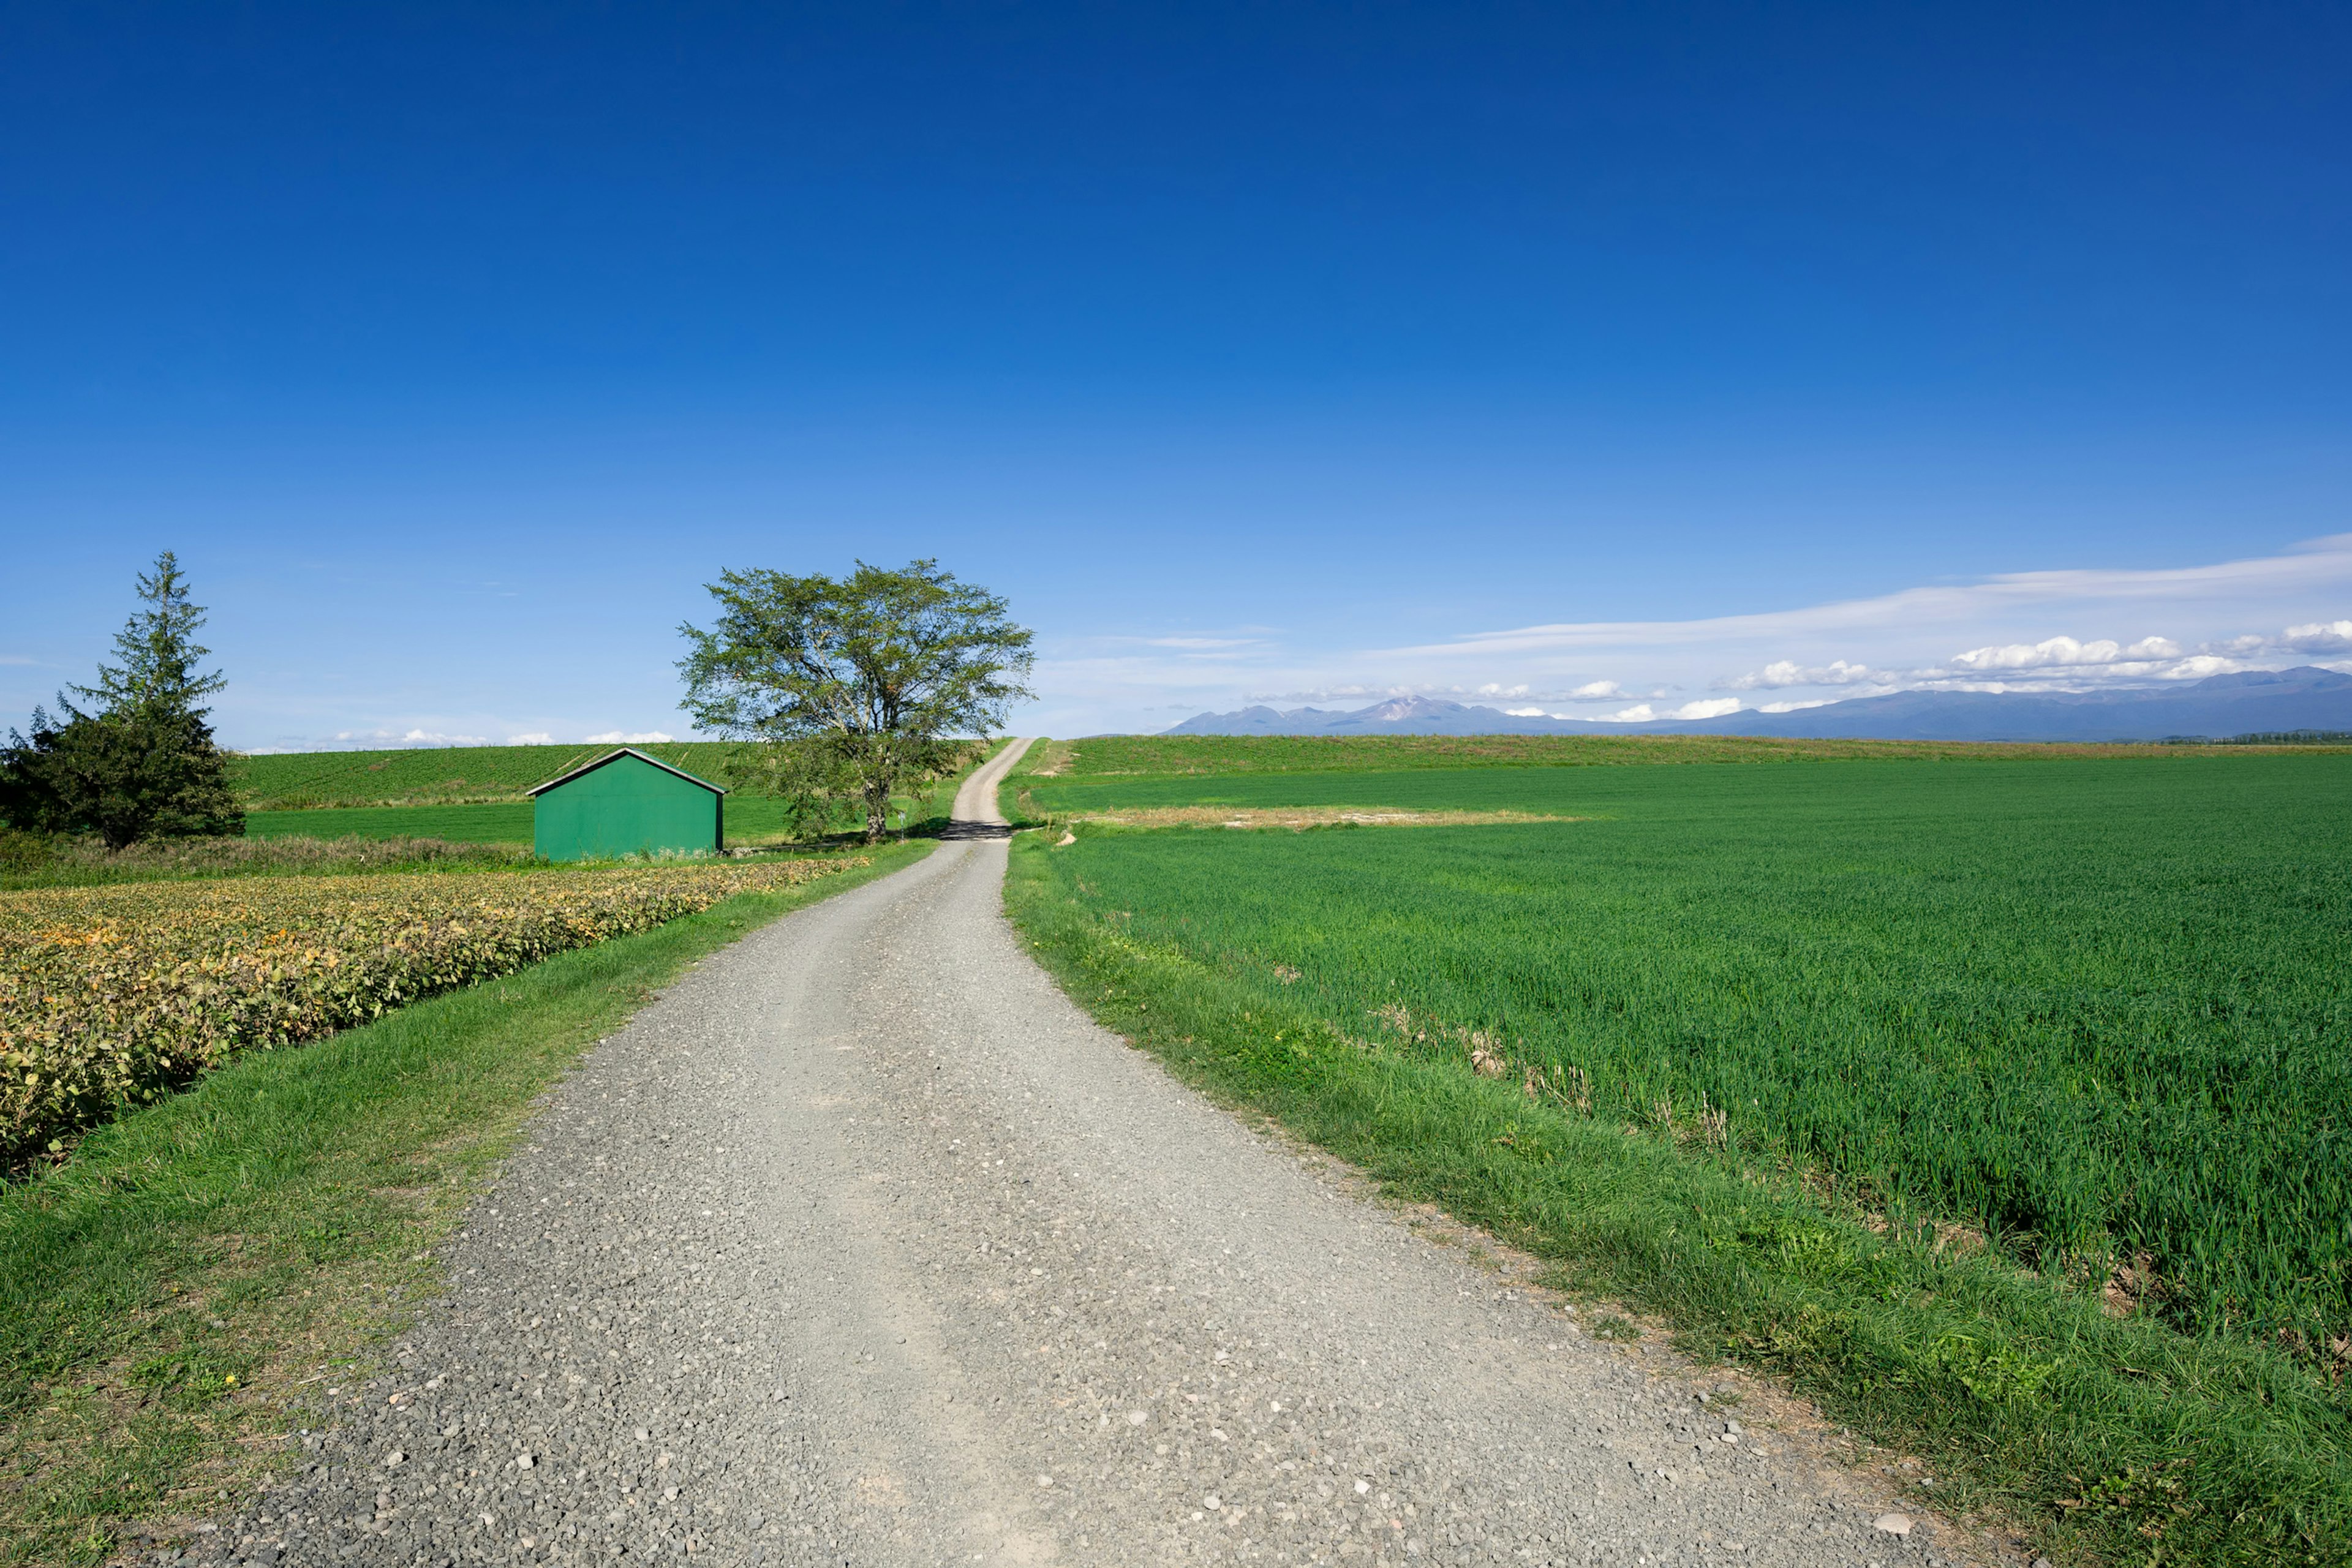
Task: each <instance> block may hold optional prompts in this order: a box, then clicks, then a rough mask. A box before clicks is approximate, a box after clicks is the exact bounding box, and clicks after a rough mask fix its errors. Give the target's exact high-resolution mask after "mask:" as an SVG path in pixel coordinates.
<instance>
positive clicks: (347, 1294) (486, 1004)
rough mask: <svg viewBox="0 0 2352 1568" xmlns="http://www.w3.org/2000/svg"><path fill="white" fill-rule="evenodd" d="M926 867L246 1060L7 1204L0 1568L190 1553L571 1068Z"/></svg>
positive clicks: (727, 906) (379, 1321)
mask: <svg viewBox="0 0 2352 1568" xmlns="http://www.w3.org/2000/svg"><path fill="white" fill-rule="evenodd" d="M929 848H930V846H929V845H928V844H908V845H889V846H885V847H882V848H881V849H879V850H877V851H876V852H874V855H873V857H872V863H871V864H870V865H869V866H867V867H866V868H862V869H857V870H852V871H848V872H845V873H844V874H842V875H840V876H838V877H835V878H831V879H825V880H823V881H818V882H812V883H807V884H804V885H803V886H800V887H796V888H792V889H784V890H780V891H772V892H762V893H748V894H742V895H739V896H737V897H735V898H733V899H730V900H727V901H725V902H723V903H720V904H719V905H716V906H714V907H713V908H711V909H709V910H705V911H703V912H702V913H699V914H695V915H688V916H686V917H684V918H682V919H679V920H675V921H670V922H668V923H667V924H666V925H663V926H661V927H659V928H657V929H656V930H653V931H646V932H644V933H642V934H639V935H635V936H625V937H621V938H617V939H615V940H613V941H609V942H603V943H600V944H598V945H596V946H594V947H591V948H584V949H582V950H579V951H575V952H567V953H563V954H560V955H558V956H556V957H554V958H551V959H549V960H547V961H546V962H545V963H538V964H534V965H532V966H531V967H530V968H528V969H525V970H523V971H521V972H520V973H515V974H512V975H509V976H507V977H506V978H504V979H500V980H494V981H490V982H488V983H486V984H481V985H478V986H475V987H472V988H470V989H468V990H466V991H461V992H458V993H456V994H451V995H446V996H443V997H439V998H437V999H436V1000H432V1001H428V1002H423V1003H419V1004H417V1005H414V1006H410V1007H405V1008H403V1009H401V1010H400V1011H398V1012H395V1013H393V1014H391V1015H389V1016H386V1017H384V1018H383V1019H382V1020H380V1021H378V1022H376V1023H373V1024H371V1025H368V1026H364V1027H361V1028H356V1029H352V1030H349V1031H347V1032H345V1033H343V1034H341V1035H337V1036H335V1037H332V1038H331V1039H328V1040H325V1041H321V1042H320V1043H318V1044H315V1045H310V1046H306V1047H302V1048H300V1049H298V1050H285V1051H270V1052H261V1053H256V1054H254V1055H251V1056H247V1057H245V1058H241V1059H238V1060H236V1061H235V1062H232V1063H230V1064H229V1065H227V1066H226V1067H224V1068H221V1069H220V1070H219V1071H217V1072H215V1073H213V1074H211V1075H209V1076H208V1077H206V1078H205V1079H203V1080H202V1081H200V1082H199V1083H198V1084H197V1085H196V1086H195V1087H194V1088H193V1089H190V1090H189V1091H188V1092H187V1093H185V1094H182V1095H176V1096H173V1097H172V1098H171V1099H168V1100H163V1101H162V1102H160V1103H158V1104H156V1105H153V1106H151V1107H148V1108H146V1109H144V1110H139V1111H136V1112H134V1113H132V1114H131V1115H129V1116H127V1117H125V1118H123V1119H122V1120H121V1121H118V1122H116V1123H114V1124H113V1125H111V1126H109V1127H105V1128H101V1129H100V1130H99V1131H97V1132H95V1133H94V1134H92V1136H91V1137H90V1138H89V1140H88V1141H87V1142H84V1143H83V1144H82V1145H81V1147H80V1148H79V1151H77V1153H76V1157H75V1158H74V1160H73V1161H72V1162H71V1163H68V1164H66V1165H64V1166H62V1167H60V1168H58V1169H57V1170H55V1171H53V1172H50V1173H47V1174H46V1175H44V1176H42V1177H40V1178H38V1179H37V1180H34V1181H30V1182H23V1183H19V1184H15V1185H13V1186H0V1565H6V1568H17V1565H20V1564H44V1565H46V1564H61V1563H75V1564H95V1563H100V1562H104V1561H109V1560H113V1561H121V1560H123V1559H124V1556H125V1554H126V1552H130V1551H131V1550H132V1549H133V1548H134V1547H135V1546H137V1545H138V1544H139V1542H140V1540H141V1536H140V1535H139V1534H138V1533H137V1532H136V1531H134V1530H133V1526H134V1525H143V1526H145V1527H148V1528H152V1529H153V1530H154V1531H156V1532H157V1534H158V1536H159V1538H161V1539H165V1540H170V1539H184V1538H185V1536H186V1531H187V1526H188V1524H189V1523H190V1522H191V1518H190V1516H192V1515H200V1514H203V1513H205V1512H209V1511H212V1510H213V1507H214V1503H215V1492H216V1491H221V1492H224V1493H225V1492H226V1490H227V1489H236V1488H240V1487H242V1486H243V1485H244V1484H246V1483H247V1482H248V1481H249V1480H250V1479H252V1477H253V1476H254V1474H255V1473H256V1472H257V1471H258V1470H260V1469H261V1468H265V1467H266V1466H268V1465H269V1464H271V1463H272V1462H273V1461H274V1460H275V1458H276V1457H277V1456H278V1455H280V1454H281V1453H282V1448H281V1447H280V1446H279V1445H278V1442H277V1441H276V1438H277V1437H278V1436H279V1435H282V1434H283V1433H284V1432H285V1431H287V1430H288V1428H289V1426H293V1425H299V1424H302V1423H304V1422H313V1423H315V1422H318V1421H320V1420H321V1419H323V1415H324V1411H323V1405H322V1395H323V1394H324V1393H325V1391H326V1390H327V1389H328V1388H329V1387H330V1386H331V1384H333V1383H335V1382H338V1381H341V1379H342V1378H345V1377H353V1376H364V1375H365V1363H367V1361H368V1360H369V1358H370V1357H371V1356H372V1355H373V1347H375V1346H376V1345H377V1344H378V1343H380V1342H381V1340H382V1338H383V1335H385V1334H386V1333H389V1332H392V1331H396V1330H397V1329H398V1327H399V1325H400V1324H401V1323H402V1322H403V1321H405V1320H406V1319H407V1318H408V1317H409V1316H410V1314H412V1313H413V1311H414V1310H415V1307H416V1306H417V1304H418V1303H419V1302H420V1301H421V1300H422V1299H423V1298H424V1297H425V1296H426V1295H428V1294H430V1293H431V1292H432V1291H433V1290H435V1289H437V1280H438V1265H437V1264H436V1263H435V1262H434V1261H433V1259H432V1258H431V1257H430V1256H429V1254H430V1250H431V1248H432V1247H434V1246H435V1245H436V1243H437V1242H438V1241H439V1240H440V1238H441V1237H443V1236H444V1235H446V1233H447V1231H448V1229H449V1228H450V1226H452V1225H454V1224H455V1223H456V1221H457V1216H458V1215H460V1214H461V1213H462V1212H463V1210H464V1207H465V1205H466V1203H467V1199H468V1198H470V1197H471V1196H472V1194H473V1193H474V1192H475V1191H477V1190H478V1184H479V1183H480V1181H481V1179H482V1178H483V1177H484V1175H485V1174H486V1173H488V1170H489V1169H490V1168H491V1166H492V1164H493V1163H494V1162H495V1160H496V1159H497V1158H498V1156H499V1154H500V1153H502V1152H504V1151H505V1149H506V1148H507V1147H508V1146H509V1141H510V1140H511V1138H512V1136H513V1134H514V1132H515V1131H516V1130H517V1129H518V1128H519V1127H520V1125H521V1124H522V1122H523V1120H524V1118H525V1117H526V1116H527V1115H528V1114H529V1111H530V1105H531V1102H532V1100H534V1098H535V1097H537V1096H538V1095H539V1094H541V1092H542V1091H544V1090H545V1089H548V1088H549V1087H550V1086H551V1084H553V1083H554V1082H555V1081H556V1080H557V1079H560V1078H561V1077H562V1074H563V1072H564V1071H565V1070H566V1069H567V1068H569V1067H570V1065H571V1064H572V1061H573V1060H574V1059H576V1058H577V1057H578V1055H579V1053H580V1052H581V1051H582V1050H583V1049H584V1048H586V1047H588V1046H589V1045H590V1044H591V1043H593V1041H595V1040H597V1039H599V1038H601V1037H604V1036H606V1035H609V1034H611V1033H612V1032H613V1031H614V1029H616V1028H617V1027H619V1026H620V1025H621V1024H622V1022H623V1021H624V1020H625V1018H626V1017H627V1016H628V1015H629V1014H630V1013H631V1012H633V1011H634V1010H635V1008H636V1007H637V1006H638V1005H640V1004H641V1003H643V1002H644V1001H645V1000H646V997H647V996H648V995H649V994H651V993H652V992H653V991H654V990H655V989H656V987H659V986H660V985H662V984H666V983H667V982H668V981H669V979H670V978H671V977H672V976H674V975H675V974H677V973H678V972H679V971H680V970H681V969H682V968H683V967H684V966H685V965H686V964H688V963H690V962H692V961H693V960H694V959H696V958H698V957H700V956H701V955H703V954H704V953H707V952H711V951H712V950H714V949H716V948H718V947H720V946H723V945H725V944H726V943H728V942H732V941H734V940H736V939H737V938H739V937H740V936H742V935H743V934H744V933H745V932H746V931H750V930H751V929H752V928H754V927H756V926H758V925H761V924H763V923H765V922H766V921H771V920H773V919H775V918H776V917H777V916H779V915H782V914H783V913H785V912H787V911H789V910H793V909H796V908H799V907H801V906H802V905H804V904H807V903H810V902H813V901H814V900H817V899H820V898H823V897H825V896H827V895H829V894H831V893H833V892H835V891H839V890H842V889H847V888H850V887H854V886H856V885H857V884H859V883H861V882H864V881H866V880H870V879H872V878H874V877H878V876H882V875H885V874H887V873H888V872H889V871H892V870H895V869H897V868H899V867H902V866H905V865H907V864H908V862H909V861H912V860H915V859H919V858H921V857H922V856H923V855H925V854H927V853H929ZM320 1374H332V1375H329V1376H326V1377H321V1376H320Z"/></svg>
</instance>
